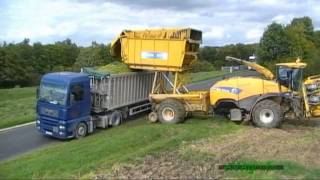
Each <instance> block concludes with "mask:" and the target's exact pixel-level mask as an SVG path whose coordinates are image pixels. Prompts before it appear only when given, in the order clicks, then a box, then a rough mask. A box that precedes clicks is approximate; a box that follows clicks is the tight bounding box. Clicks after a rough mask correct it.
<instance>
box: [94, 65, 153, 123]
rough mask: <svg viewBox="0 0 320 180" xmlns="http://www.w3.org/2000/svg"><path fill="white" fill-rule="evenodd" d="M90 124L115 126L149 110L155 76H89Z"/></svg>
mask: <svg viewBox="0 0 320 180" xmlns="http://www.w3.org/2000/svg"><path fill="white" fill-rule="evenodd" d="M89 77H90V87H91V103H92V112H93V113H92V114H93V116H92V120H93V122H94V124H95V126H96V127H102V128H106V127H108V126H109V125H111V126H117V125H119V124H120V123H121V122H122V121H123V120H124V119H126V118H127V117H128V116H132V115H135V114H138V113H140V112H143V111H147V110H149V109H150V108H151V105H150V103H149V100H148V99H149V93H150V92H151V89H152V82H153V77H154V72H149V71H143V72H131V73H125V74H106V75H101V74H100V75H99V76H97V75H90V73H89Z"/></svg>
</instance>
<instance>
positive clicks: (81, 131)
mask: <svg viewBox="0 0 320 180" xmlns="http://www.w3.org/2000/svg"><path fill="white" fill-rule="evenodd" d="M87 132H88V128H87V125H86V124H85V123H83V122H81V123H79V124H78V125H77V127H76V129H75V138H77V139H81V138H83V137H85V136H86V135H87Z"/></svg>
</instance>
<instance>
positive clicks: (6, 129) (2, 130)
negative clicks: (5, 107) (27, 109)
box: [0, 121, 36, 132]
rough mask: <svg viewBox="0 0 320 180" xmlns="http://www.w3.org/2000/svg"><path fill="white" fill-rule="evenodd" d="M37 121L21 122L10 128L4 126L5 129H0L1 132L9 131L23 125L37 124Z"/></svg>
mask: <svg viewBox="0 0 320 180" xmlns="http://www.w3.org/2000/svg"><path fill="white" fill-rule="evenodd" d="M35 123H36V122H35V121H34V122H29V123H25V124H19V125H16V126H12V127H8V128H3V129H0V132H4V131H9V130H11V129H16V128H19V127H23V126H28V125H31V124H35Z"/></svg>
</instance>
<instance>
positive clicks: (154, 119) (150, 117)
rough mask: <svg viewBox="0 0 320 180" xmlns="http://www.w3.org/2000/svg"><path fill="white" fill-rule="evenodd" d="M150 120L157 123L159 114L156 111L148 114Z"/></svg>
mask: <svg viewBox="0 0 320 180" xmlns="http://www.w3.org/2000/svg"><path fill="white" fill-rule="evenodd" d="M148 120H149V121H150V122H152V123H156V122H157V121H158V115H157V113H156V112H151V113H149V115H148Z"/></svg>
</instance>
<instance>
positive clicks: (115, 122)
mask: <svg viewBox="0 0 320 180" xmlns="http://www.w3.org/2000/svg"><path fill="white" fill-rule="evenodd" d="M110 120H111V125H112V126H119V125H120V124H121V121H122V113H121V112H120V111H113V112H112V113H111V115H110Z"/></svg>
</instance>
